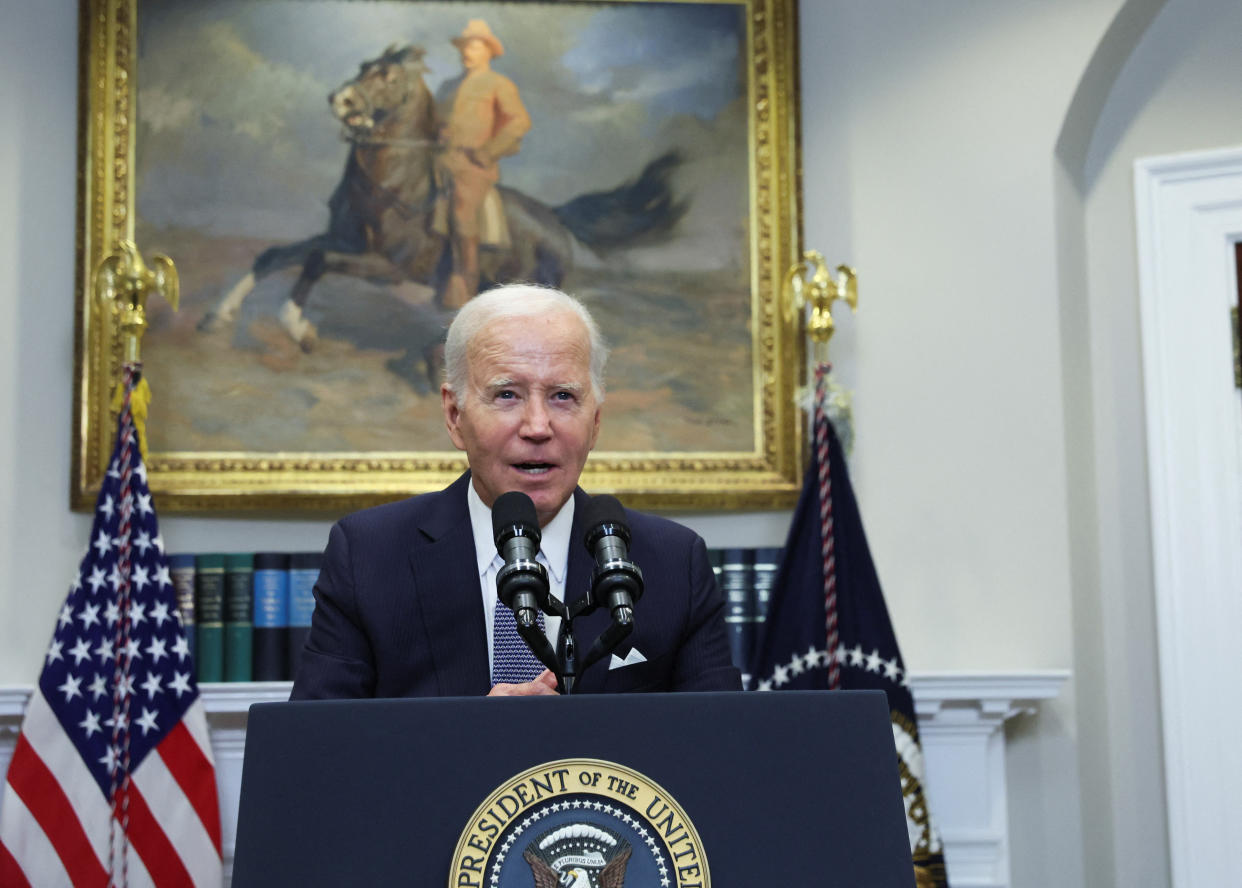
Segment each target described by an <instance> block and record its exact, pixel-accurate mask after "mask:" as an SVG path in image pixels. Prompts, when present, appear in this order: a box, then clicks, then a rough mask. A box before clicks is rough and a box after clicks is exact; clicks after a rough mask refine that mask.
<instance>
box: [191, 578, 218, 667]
mask: <svg viewBox="0 0 1242 888" xmlns="http://www.w3.org/2000/svg"><path fill="white" fill-rule="evenodd" d="M194 610H195V614H194V617H195V620H196V625H195V627H194V628H195V634H196V635H197V637H198V645H197V648H198V651H197V653H198V661H197V666H198V680H199V682H205V681H224V556H223V555H215V554H211V555H196V556H195V557H194Z"/></svg>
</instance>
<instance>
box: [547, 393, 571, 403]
mask: <svg viewBox="0 0 1242 888" xmlns="http://www.w3.org/2000/svg"><path fill="white" fill-rule="evenodd" d="M552 397H553V398H554V399H555V400H557V401H572V400H573V399H574V393H573V392H557V393H556V394H555V395H553V396H552Z"/></svg>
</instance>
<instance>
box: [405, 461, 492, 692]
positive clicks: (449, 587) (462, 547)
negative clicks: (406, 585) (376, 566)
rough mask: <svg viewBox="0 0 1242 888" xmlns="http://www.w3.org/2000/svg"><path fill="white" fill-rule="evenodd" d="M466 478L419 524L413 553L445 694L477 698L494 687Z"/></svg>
mask: <svg viewBox="0 0 1242 888" xmlns="http://www.w3.org/2000/svg"><path fill="white" fill-rule="evenodd" d="M469 483H470V473H469V472H467V473H466V474H464V475H462V476H461V477H460V478H458V479H457V480H456V481H454V482H453V483H452V484H451V485H449V487H448V488H447V489H445V490H444V492H443V493H441V494H438V495H437V497H438V501H437V502H436V504H435V506H434V508H433V509H432V510H431V511H430V512H429V513H428V514H427V517H426V518H425V519H424V520H423V522H422V523H421V524H420V526H419V533H420V537H419V539H418V540H417V541H416V543H415V546H414V549H413V551H412V552H411V553H410V566H411V568H412V570H413V571H414V582H415V586H414V588H415V590H416V594H417V600H418V606H419V608H420V610H421V611H422V617H423V625H424V626H426V628H427V637H428V641H429V644H430V646H431V655H432V659H433V660H434V661H435V670H436V676H437V679H438V681H439V685H440V687H439V693H440V695H441V696H450V697H457V696H471V697H472V696H477V695H479V694H486V693H487V692H488V690H489V689H490V687H491V681H490V676H489V675H488V666H487V662H488V660H487V631H486V628H485V627H484V618H483V598H482V594H481V592H480V589H479V574H478V559H477V557H476V554H475V549H474V533H473V531H472V530H471V526H470V510H469V507H468V506H467V505H466V485H467V484H469Z"/></svg>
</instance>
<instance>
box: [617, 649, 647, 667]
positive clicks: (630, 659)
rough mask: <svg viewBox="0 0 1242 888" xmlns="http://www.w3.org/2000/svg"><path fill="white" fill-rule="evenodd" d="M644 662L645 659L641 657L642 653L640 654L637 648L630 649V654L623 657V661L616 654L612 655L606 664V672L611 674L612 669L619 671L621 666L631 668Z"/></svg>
mask: <svg viewBox="0 0 1242 888" xmlns="http://www.w3.org/2000/svg"><path fill="white" fill-rule="evenodd" d="M646 662H647V658H646V657H644V656H643V655H642V652H640V651H639V650H638V648H630V652H629V653H628V654H626V655H625V659H624V660H622V659H621V658H620V657H618V656H617V655H616V654H613V655H612V660H610V661H609V663H608V671H609V672H611V671H612V670H614V669H620V668H621V667H622V666H633V665H634V664H635V663H646Z"/></svg>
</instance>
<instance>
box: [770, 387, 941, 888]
mask: <svg viewBox="0 0 1242 888" xmlns="http://www.w3.org/2000/svg"><path fill="white" fill-rule="evenodd" d="M816 376H817V385H816V389H817V391H816V411H815V438H816V440H815V444H816V446H815V448H814V454H813V455H812V459H811V465H810V468H809V469H808V471H807V474H806V482H805V484H804V485H803V488H802V495H801V497H800V498H799V500H798V507H797V509H796V510H795V512H794V517H793V523H792V524H791V525H790V528H789V536H788V538H787V539H786V541H785V554H784V558H783V560H782V562H781V566H780V569H779V570H778V572H777V575H776V583H775V585H774V587H773V589H772V598H771V606H770V609H769V611H768V616H767V621H766V624H765V631H764V635H763V638H762V640H761V642H760V644H759V648H758V654H757V657H756V660H755V664H754V670H753V671H754V675H755V678H756V690H760V691H772V690H827V689H830V688H831V689H835V688H844V689H847V690H860V689H879V690H883V691H884V692H885V693H886V694H887V695H888V704H889V712H890V717H891V720H892V725H893V740H894V742H895V744H896V747H897V757H898V764H899V768H900V772H901V784H902V785H901V789H902V795H903V796H904V799H905V807H906V825H907V827H908V829H909V834H910V848H911V854H912V856H913V858H914V870H915V877H916V884H917V885H918V888H948V884H949V883H948V876H947V873H946V871H945V863H944V848H943V846H942V844H941V841H940V836H939V834H938V833H937V831H936V828H935V826H934V824H933V823H932V819H931V815H930V813H929V811H928V807H927V801H926V797H925V795H924V776H923V775H924V769H923V750H922V747H921V746H920V744H919V731H918V725H917V723H916V721H915V714H914V698H913V696H912V695H911V694H910V686H909V683H908V681H907V673H906V667H905V663H904V662H903V661H902V659H901V651H900V650H899V649H898V647H897V637H896V635H895V634H894V633H893V624H892V622H891V621H890V620H889V617H888V608H887V607H885V605H884V595H883V593H882V592H881V591H880V580H879V577H878V576H877V575H876V570H875V564H874V563H873V562H872V560H871V552H870V550H869V549H868V547H867V538H866V535H865V534H864V533H863V525H862V517H861V515H860V514H859V511H858V503H857V501H856V500H855V499H854V490H853V488H852V486H851V485H850V478H849V473H848V471H847V470H846V466H845V458H844V455H843V453H842V450H841V445H840V442H839V441H838V440H837V436H836V434H835V432H834V431H833V429H832V426H831V423H830V422H829V421H828V419H827V415H826V412H825V409H824V405H825V396H824V392H825V388H826V384H827V383H826V377H827V367H824V366H821V367H820V368H818V369H817V372H816Z"/></svg>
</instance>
